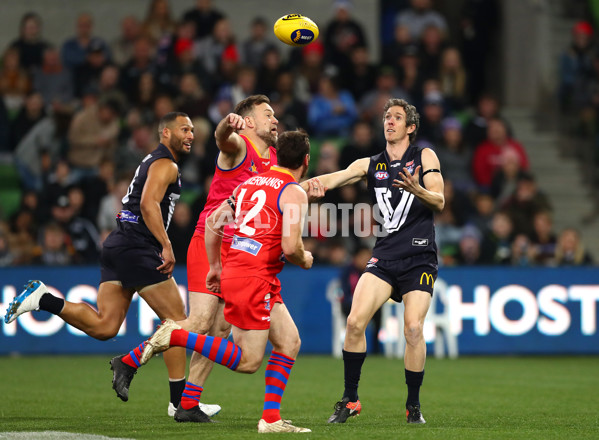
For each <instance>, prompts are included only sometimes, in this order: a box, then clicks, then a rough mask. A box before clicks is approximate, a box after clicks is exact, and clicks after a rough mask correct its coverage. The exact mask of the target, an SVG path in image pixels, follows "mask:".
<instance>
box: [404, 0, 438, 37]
mask: <svg viewBox="0 0 599 440" xmlns="http://www.w3.org/2000/svg"><path fill="white" fill-rule="evenodd" d="M395 26H396V27H397V26H400V27H406V28H407V29H408V31H409V33H410V37H411V39H412V40H413V41H418V40H420V38H421V37H422V33H423V32H424V30H425V29H426V28H427V27H428V26H435V27H437V28H438V29H440V30H441V32H443V33H446V32H447V21H446V20H445V18H444V17H443V16H442V15H441V14H440V13H438V12H437V11H434V10H433V2H432V0H410V7H409V8H407V9H404V10H403V11H401V12H400V13H399V14H397V18H396V19H395Z"/></svg>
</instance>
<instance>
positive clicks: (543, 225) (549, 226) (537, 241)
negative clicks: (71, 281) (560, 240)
mask: <svg viewBox="0 0 599 440" xmlns="http://www.w3.org/2000/svg"><path fill="white" fill-rule="evenodd" d="M533 228H534V231H533V234H532V237H531V240H530V241H531V246H532V255H533V257H532V262H533V263H534V264H538V265H542V266H552V265H553V264H554V263H555V246H556V243H557V237H556V235H555V233H554V232H553V219H552V218H551V212H549V211H539V212H537V213H536V214H535V216H534V219H533Z"/></svg>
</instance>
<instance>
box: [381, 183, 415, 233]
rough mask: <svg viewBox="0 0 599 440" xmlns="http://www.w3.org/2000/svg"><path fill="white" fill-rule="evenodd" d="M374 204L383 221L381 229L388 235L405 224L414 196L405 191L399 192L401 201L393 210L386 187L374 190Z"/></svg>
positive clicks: (389, 191) (389, 192) (389, 193)
mask: <svg viewBox="0 0 599 440" xmlns="http://www.w3.org/2000/svg"><path fill="white" fill-rule="evenodd" d="M374 193H375V194H376V202H377V204H378V205H379V208H380V210H381V213H382V214H383V220H384V221H385V223H384V224H383V227H384V228H385V230H386V231H387V232H388V233H391V232H395V231H397V230H398V229H399V228H401V226H402V225H403V224H404V223H405V221H406V219H407V218H408V213H409V212H410V207H411V206H412V202H413V201H414V194H412V193H409V192H407V191H402V192H401V199H400V200H399V203H398V204H397V206H396V207H395V208H393V206H392V205H391V195H392V194H391V190H389V188H387V187H378V188H374Z"/></svg>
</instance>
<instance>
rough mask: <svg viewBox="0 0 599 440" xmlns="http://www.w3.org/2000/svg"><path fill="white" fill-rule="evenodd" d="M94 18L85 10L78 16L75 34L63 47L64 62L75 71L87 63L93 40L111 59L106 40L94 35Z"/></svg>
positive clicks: (106, 56) (105, 55)
mask: <svg viewBox="0 0 599 440" xmlns="http://www.w3.org/2000/svg"><path fill="white" fill-rule="evenodd" d="M93 29H94V19H93V17H92V16H91V14H88V13H87V12H84V13H82V14H79V16H78V17H77V24H76V29H75V36H74V37H71V38H68V39H67V40H66V41H65V42H64V43H63V44H62V48H61V55H62V64H63V65H64V66H65V67H66V68H67V69H70V70H71V71H72V72H75V71H76V69H77V68H78V67H79V66H81V65H82V64H83V63H85V61H86V59H87V54H88V52H89V51H88V49H89V46H90V44H91V43H92V42H94V44H96V45H97V46H98V47H99V48H101V50H102V51H103V52H104V57H105V58H106V59H110V50H109V48H108V45H107V44H106V42H105V41H104V40H103V39H102V38H100V37H95V36H94V35H93V33H94V32H93Z"/></svg>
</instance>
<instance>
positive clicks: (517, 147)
mask: <svg viewBox="0 0 599 440" xmlns="http://www.w3.org/2000/svg"><path fill="white" fill-rule="evenodd" d="M508 149H512V150H514V151H515V152H516V153H517V154H518V157H519V158H520V167H521V169H522V170H524V171H528V169H529V162H528V156H527V154H526V150H525V149H524V147H523V146H522V144H520V142H518V141H517V140H515V139H513V138H511V137H509V135H508V132H507V127H506V126H505V123H504V122H503V120H502V119H500V118H493V119H491V120H490V121H489V126H488V129H487V140H486V141H484V142H482V143H481V144H479V145H478V146H477V147H476V149H475V150H474V155H473V157H472V175H473V177H474V181H475V182H476V184H477V185H478V186H479V187H480V188H483V189H488V188H490V186H491V182H492V181H493V177H494V176H495V173H496V172H497V171H498V170H499V169H500V167H501V157H502V154H504V152H505V150H508Z"/></svg>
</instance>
